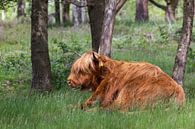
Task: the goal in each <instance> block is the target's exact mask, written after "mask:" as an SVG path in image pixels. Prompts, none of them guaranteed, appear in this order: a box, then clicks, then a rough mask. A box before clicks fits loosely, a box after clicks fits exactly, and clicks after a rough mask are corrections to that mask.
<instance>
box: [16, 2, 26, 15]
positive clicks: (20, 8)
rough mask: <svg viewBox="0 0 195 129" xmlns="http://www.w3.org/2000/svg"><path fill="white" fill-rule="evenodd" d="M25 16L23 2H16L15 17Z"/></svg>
mask: <svg viewBox="0 0 195 129" xmlns="http://www.w3.org/2000/svg"><path fill="white" fill-rule="evenodd" d="M21 16H25V0H18V3H17V17H18V18H19V17H21Z"/></svg>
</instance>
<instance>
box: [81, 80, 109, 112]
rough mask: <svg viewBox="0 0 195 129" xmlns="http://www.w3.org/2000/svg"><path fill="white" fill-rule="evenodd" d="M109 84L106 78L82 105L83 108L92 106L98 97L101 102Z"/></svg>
mask: <svg viewBox="0 0 195 129" xmlns="http://www.w3.org/2000/svg"><path fill="white" fill-rule="evenodd" d="M107 86H108V83H107V81H106V80H103V81H102V82H101V83H100V85H99V86H98V87H97V89H96V91H95V92H94V93H93V94H92V95H91V96H90V97H89V99H87V100H86V101H85V103H84V104H82V105H81V108H82V109H85V108H87V107H89V106H91V105H92V104H93V103H94V102H95V101H96V100H97V99H98V100H99V101H100V102H101V101H102V100H103V99H104V96H105V91H106V88H107Z"/></svg>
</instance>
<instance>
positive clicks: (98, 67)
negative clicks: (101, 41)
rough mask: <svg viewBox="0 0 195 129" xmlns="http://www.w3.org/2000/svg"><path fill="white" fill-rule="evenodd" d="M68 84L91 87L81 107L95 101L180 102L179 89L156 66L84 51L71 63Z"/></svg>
mask: <svg viewBox="0 0 195 129" xmlns="http://www.w3.org/2000/svg"><path fill="white" fill-rule="evenodd" d="M68 84H69V85H70V86H71V87H74V88H78V87H81V89H92V91H93V93H92V95H91V96H90V98H89V99H88V100H87V101H86V102H85V103H84V104H83V105H82V107H83V108H85V107H88V106H90V105H92V104H93V103H94V102H95V101H96V100H99V102H100V106H101V107H103V108H118V109H121V110H124V109H131V108H135V107H139V108H144V107H146V106H148V105H155V104H157V103H158V102H163V103H167V102H176V104H178V105H183V104H184V102H185V94H184V90H183V88H182V87H181V86H180V85H178V84H177V83H176V82H175V81H174V80H173V79H172V78H171V77H169V76H168V75H167V74H166V73H164V72H163V71H162V70H161V69H160V68H159V67H158V66H155V65H152V64H150V63H146V62H125V61H117V60H112V59H110V58H108V57H106V56H103V55H99V54H97V53H96V52H87V53H84V54H83V55H82V56H81V57H80V58H79V59H78V60H76V61H75V63H74V64H73V65H72V68H71V73H70V75H69V77H68Z"/></svg>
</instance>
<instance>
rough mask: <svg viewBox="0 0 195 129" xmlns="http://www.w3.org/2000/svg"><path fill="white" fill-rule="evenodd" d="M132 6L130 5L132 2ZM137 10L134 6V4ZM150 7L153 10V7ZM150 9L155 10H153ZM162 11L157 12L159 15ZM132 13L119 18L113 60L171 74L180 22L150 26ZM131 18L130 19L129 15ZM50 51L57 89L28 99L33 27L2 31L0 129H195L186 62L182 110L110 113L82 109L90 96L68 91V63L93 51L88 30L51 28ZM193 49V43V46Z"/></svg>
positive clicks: (194, 82)
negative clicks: (150, 65) (146, 64)
mask: <svg viewBox="0 0 195 129" xmlns="http://www.w3.org/2000/svg"><path fill="white" fill-rule="evenodd" d="M131 3H134V2H129V3H128V4H131ZM132 6H134V5H132ZM150 8H152V7H151V6H150ZM152 10H155V9H154V8H152ZM157 12H158V11H157ZM133 15H134V12H131V10H130V9H129V8H128V9H126V11H124V12H123V13H122V15H121V17H120V16H118V17H117V19H118V20H117V21H116V26H115V31H114V35H113V48H112V57H113V58H114V59H118V60H126V61H132V60H133V61H147V62H150V63H153V64H155V65H158V66H159V67H161V68H162V69H163V70H164V71H165V72H166V73H168V74H169V75H171V74H172V68H173V64H174V59H175V54H176V50H177V40H178V39H179V36H178V34H175V32H176V31H178V30H179V29H180V28H181V26H182V23H181V21H177V22H176V23H175V24H173V25H172V26H169V25H166V23H165V22H164V19H163V18H162V17H161V18H159V19H157V17H159V16H164V14H162V12H161V13H158V14H157V15H156V16H155V15H153V16H152V18H151V19H150V22H148V23H144V24H138V23H134V22H133V18H129V17H130V16H133ZM128 16H129V17H128ZM48 42H49V51H50V59H51V64H52V73H53V86H54V87H55V90H54V91H53V92H52V93H49V94H47V93H46V94H35V95H32V96H29V89H30V83H31V61H30V25H28V24H19V25H15V26H13V27H5V28H4V38H3V39H1V40H0V129H77V128H79V129H120V128H123V129H127V128H128V129H194V128H195V68H194V67H193V66H192V64H191V63H192V62H194V61H193V60H192V59H191V60H190V61H189V62H188V64H187V68H186V74H185V82H184V89H185V93H186V97H187V102H186V105H185V106H184V107H183V109H180V110H178V109H177V108H176V107H175V106H174V105H172V106H170V107H169V108H164V107H161V106H159V107H157V108H155V109H146V110H132V111H128V112H120V111H106V110H103V109H101V108H99V107H98V105H96V106H94V107H92V108H91V109H89V110H88V111H83V110H81V109H80V104H81V103H83V102H84V101H85V100H86V99H87V98H88V97H89V96H90V93H89V92H80V91H75V90H72V89H70V88H69V87H68V86H67V84H66V78H67V74H68V73H69V69H70V65H71V63H72V62H73V61H74V59H75V58H77V57H78V56H77V55H76V54H75V53H73V52H72V51H76V52H77V53H79V54H81V53H83V52H85V51H87V50H90V47H91V44H90V42H91V39H90V30H89V27H88V26H87V25H84V26H82V27H80V28H77V29H75V28H72V27H66V28H63V27H53V28H49V41H48ZM191 47H192V49H193V50H195V44H194V41H193V42H192V45H191Z"/></svg>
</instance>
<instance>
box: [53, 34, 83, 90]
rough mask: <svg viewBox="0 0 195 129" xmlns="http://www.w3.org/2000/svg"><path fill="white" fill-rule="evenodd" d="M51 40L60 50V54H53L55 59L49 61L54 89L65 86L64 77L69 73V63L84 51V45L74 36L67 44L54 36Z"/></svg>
mask: <svg viewBox="0 0 195 129" xmlns="http://www.w3.org/2000/svg"><path fill="white" fill-rule="evenodd" d="M51 42H53V44H55V45H56V46H57V47H58V48H59V50H60V51H61V52H60V55H59V56H55V59H52V61H51V64H52V75H53V80H54V82H53V83H54V84H55V87H56V89H59V88H62V87H64V86H66V85H65V84H66V79H67V77H68V74H69V73H70V69H71V65H72V63H73V61H74V60H75V59H76V58H78V57H79V56H80V55H81V53H83V52H84V46H82V44H81V43H80V40H76V39H75V38H71V43H69V44H66V43H65V42H62V41H58V40H57V39H55V38H54V39H52V41H51Z"/></svg>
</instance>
